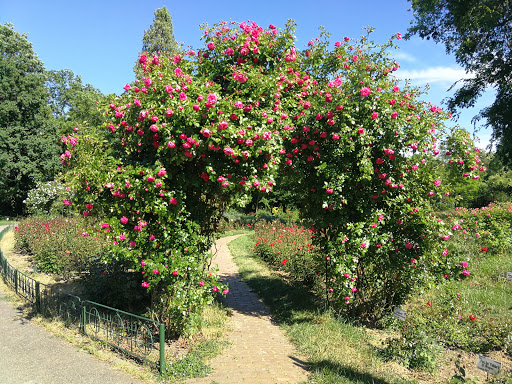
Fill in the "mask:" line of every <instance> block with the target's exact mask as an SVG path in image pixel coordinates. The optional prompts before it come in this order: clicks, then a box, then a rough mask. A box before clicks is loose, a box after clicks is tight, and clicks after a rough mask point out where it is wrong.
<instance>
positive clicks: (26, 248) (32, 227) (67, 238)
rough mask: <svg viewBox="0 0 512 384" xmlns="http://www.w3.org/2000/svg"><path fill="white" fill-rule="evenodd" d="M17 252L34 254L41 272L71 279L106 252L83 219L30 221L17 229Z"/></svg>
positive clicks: (21, 223)
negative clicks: (90, 232)
mask: <svg viewBox="0 0 512 384" xmlns="http://www.w3.org/2000/svg"><path fill="white" fill-rule="evenodd" d="M15 241H16V249H18V250H19V251H22V252H25V253H28V254H31V255H32V257H33V260H34V262H35V264H36V265H37V266H38V268H39V269H40V270H41V271H42V272H47V273H55V274H59V275H61V276H62V277H63V278H69V277H70V276H71V275H72V274H74V273H81V272H85V271H88V270H89V268H90V267H91V264H92V263H93V262H95V261H96V260H97V259H99V258H100V256H101V254H102V253H103V251H104V243H103V241H102V240H101V239H98V238H96V237H94V236H91V235H90V234H89V233H88V232H87V230H86V227H85V223H84V221H83V219H82V218H63V217H58V218H53V219H47V218H44V219H39V218H37V219H36V218H30V219H26V220H24V221H22V222H20V223H19V224H18V225H16V227H15Z"/></svg>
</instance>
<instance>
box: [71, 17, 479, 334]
mask: <svg viewBox="0 0 512 384" xmlns="http://www.w3.org/2000/svg"><path fill="white" fill-rule="evenodd" d="M203 30H204V36H203V38H204V40H205V48H204V49H202V50H199V51H194V50H192V49H190V50H188V51H184V52H182V53H181V54H179V55H176V56H172V57H169V56H166V55H165V54H161V55H155V56H147V55H141V56H140V59H139V63H140V65H141V67H142V69H143V76H142V78H140V79H138V80H136V81H135V82H133V83H131V84H127V85H126V86H125V87H124V89H125V92H124V93H123V95H122V96H120V97H118V98H116V99H115V100H112V102H111V104H110V105H109V106H108V108H107V111H106V121H105V125H104V127H103V128H102V129H100V130H98V129H97V128H96V129H93V128H88V127H81V128H80V129H79V130H78V131H77V132H76V133H75V134H74V135H73V137H72V138H73V140H70V139H71V138H69V139H68V140H66V142H67V143H68V146H69V148H68V151H67V152H65V154H63V156H62V161H63V162H64V163H67V164H69V165H71V166H72V168H71V170H70V172H69V178H68V179H69V182H70V184H71V185H72V186H73V191H74V194H75V195H74V196H75V197H74V200H73V206H74V207H76V209H77V210H78V211H79V212H80V213H81V214H82V215H84V216H96V217H101V218H103V220H102V222H101V223H100V225H99V226H98V227H97V228H96V230H97V231H99V232H100V233H102V234H103V235H104V236H106V237H107V238H108V239H109V240H110V243H111V247H110V253H109V256H108V258H107V260H105V261H106V262H112V261H114V260H115V261H118V262H123V263H125V264H126V265H127V266H128V267H130V268H134V267H135V268H138V269H139V270H140V271H141V273H142V274H141V285H142V286H143V287H145V288H147V289H150V290H151V292H152V297H153V303H154V308H156V309H157V310H156V313H157V315H158V317H159V320H160V321H165V322H167V323H168V324H171V325H174V326H175V329H176V330H178V331H179V329H180V327H182V326H183V324H185V323H186V319H188V318H189V316H190V315H191V314H193V313H197V312H198V311H199V310H200V308H202V307H203V306H204V305H205V304H206V303H208V302H210V301H211V299H212V297H213V295H212V294H215V293H216V292H220V293H224V294H226V293H227V292H228V289H227V288H226V287H224V286H221V285H220V284H218V283H217V282H216V279H215V276H214V274H213V272H212V270H211V269H209V268H208V267H209V264H210V260H209V253H208V250H209V247H210V245H211V241H212V235H213V234H214V232H215V227H216V224H217V222H218V220H219V218H220V217H221V214H222V212H223V211H224V210H225V209H226V207H228V206H229V205H230V204H232V203H235V202H237V203H240V204H243V202H244V201H247V198H248V197H247V196H249V192H250V191H251V190H254V189H258V190H261V191H266V192H269V193H270V192H271V191H272V190H273V189H275V188H279V185H276V180H277V178H276V176H277V175H278V174H279V173H283V172H284V173H287V174H288V175H289V176H291V177H292V180H294V187H293V188H292V189H293V191H294V193H295V195H296V199H297V202H298V204H299V205H300V206H302V207H303V209H302V211H301V213H302V214H303V215H304V216H306V217H308V219H310V220H312V222H313V223H314V227H315V232H316V233H317V235H316V236H315V239H316V241H318V244H319V245H321V246H322V247H323V248H322V249H324V251H325V257H326V259H327V261H328V266H329V269H330V273H329V276H330V279H329V281H327V284H328V288H329V291H331V292H332V296H333V297H335V298H337V299H339V301H340V302H341V303H355V304H357V305H358V306H363V307H364V303H368V302H371V301H372V300H373V298H379V300H380V299H382V297H381V296H382V293H383V292H385V291H386V290H390V289H393V292H394V293H393V294H392V295H388V296H389V297H388V298H387V299H384V301H383V303H384V307H385V306H387V305H390V304H396V303H398V302H400V301H401V300H403V299H404V298H405V297H406V294H407V289H409V288H410V286H411V284H415V283H418V282H421V281H424V280H425V279H427V278H429V276H431V275H433V274H439V273H441V272H443V271H445V270H446V268H451V269H454V270H455V269H457V268H458V267H459V264H460V262H461V260H452V259H450V260H448V258H447V256H446V255H442V251H441V252H439V250H440V249H441V248H442V237H443V236H449V234H448V233H447V232H446V230H445V229H444V226H443V223H442V222H439V221H438V220H437V219H436V218H434V217H432V215H431V212H430V211H431V208H430V201H431V199H433V198H437V197H438V196H439V195H442V194H444V193H446V192H447V185H445V184H443V182H442V180H441V179H440V178H439V176H438V175H437V174H436V170H437V169H439V163H440V161H441V160H438V159H437V158H438V157H439V156H438V154H439V151H440V144H441V141H442V140H445V139H446V137H447V136H446V135H447V132H446V130H445V128H444V125H443V120H444V119H446V118H447V114H446V113H445V112H443V111H442V110H440V109H439V108H438V107H436V106H433V105H428V104H426V103H424V102H422V101H421V100H420V96H421V93H420V91H419V90H418V89H415V88H412V87H410V86H408V85H402V86H400V85H399V84H398V82H397V80H396V79H395V78H394V77H393V72H394V71H396V70H397V69H398V67H399V65H398V63H396V62H395V61H393V60H392V58H391V57H390V56H388V54H387V53H386V49H387V48H389V47H391V46H392V45H393V40H394V39H396V38H399V35H396V36H394V37H393V38H392V40H390V41H389V42H388V43H387V44H386V45H385V46H378V45H375V44H373V43H372V42H371V41H369V40H368V36H364V37H362V38H361V39H360V40H357V41H356V40H353V39H349V38H344V39H342V40H341V41H337V42H335V43H334V46H333V47H331V46H330V45H329V42H328V40H327V36H326V34H324V33H322V34H321V35H320V36H319V38H318V39H316V40H314V41H310V42H309V43H308V45H307V47H306V48H305V49H304V50H299V49H298V48H297V47H296V46H295V39H294V36H293V34H294V25H293V24H292V23H288V24H287V25H286V26H285V28H284V29H283V30H278V29H277V28H276V27H274V26H272V25H271V26H270V27H268V28H266V29H264V28H262V27H260V26H258V25H257V24H256V23H240V24H238V23H220V24H217V25H215V26H213V27H211V28H209V27H208V26H203ZM449 144H450V146H451V147H452V148H453V149H451V150H450V151H451V158H452V159H453V160H454V161H452V163H453V164H450V166H452V167H453V168H454V169H455V171H456V172H458V173H460V175H461V176H462V175H463V174H464V176H467V177H477V173H478V171H479V169H480V166H479V164H478V162H479V158H478V155H477V153H476V152H475V150H474V149H473V148H472V147H471V142H470V140H469V138H468V137H467V136H466V135H465V134H464V133H461V132H457V133H456V134H455V135H452V136H450V142H449ZM453 257H455V258H456V257H457V255H453ZM447 261H449V262H447Z"/></svg>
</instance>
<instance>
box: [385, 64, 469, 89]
mask: <svg viewBox="0 0 512 384" xmlns="http://www.w3.org/2000/svg"><path fill="white" fill-rule="evenodd" d="M395 76H396V77H398V78H399V79H403V80H406V79H408V80H411V82H412V83H413V84H416V85H425V84H434V83H441V84H446V85H448V86H450V85H452V84H453V83H455V82H456V81H457V80H460V79H465V78H468V77H473V76H472V75H468V74H467V73H466V71H465V70H463V69H461V68H454V67H441V66H440V67H431V68H426V69H418V70H412V71H408V70H399V71H397V72H395Z"/></svg>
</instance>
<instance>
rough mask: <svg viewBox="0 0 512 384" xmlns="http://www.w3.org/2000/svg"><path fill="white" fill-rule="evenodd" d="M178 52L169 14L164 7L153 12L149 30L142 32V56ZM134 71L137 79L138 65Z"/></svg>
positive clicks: (138, 74) (140, 73) (140, 70)
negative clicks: (153, 16)
mask: <svg viewBox="0 0 512 384" xmlns="http://www.w3.org/2000/svg"><path fill="white" fill-rule="evenodd" d="M179 52H180V47H179V45H178V43H177V42H176V39H175V38H174V33H173V27H172V19H171V14H170V13H169V11H168V10H167V8H166V7H162V8H159V9H157V10H155V18H154V19H153V24H151V25H150V27H149V29H148V30H146V31H144V37H143V38H142V51H141V55H142V54H147V55H164V54H167V55H171V56H174V55H176V54H178V53H179ZM134 71H135V74H136V76H137V77H140V76H141V75H142V68H141V67H140V66H139V63H136V64H135V67H134Z"/></svg>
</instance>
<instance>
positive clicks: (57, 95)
mask: <svg viewBox="0 0 512 384" xmlns="http://www.w3.org/2000/svg"><path fill="white" fill-rule="evenodd" d="M46 86H47V88H48V91H49V96H50V97H49V105H50V107H51V109H52V114H53V116H54V117H55V118H56V119H57V122H58V123H59V133H60V134H68V133H71V131H72V128H73V127H74V126H75V125H76V124H79V123H86V124H88V125H90V126H100V125H101V123H102V122H103V117H102V115H101V113H100V111H99V107H98V103H99V102H100V101H102V100H103V98H104V96H103V94H102V93H101V91H100V90H98V89H96V88H94V87H93V86H92V85H90V84H83V83H82V78H81V77H80V76H79V75H75V74H74V73H73V72H72V71H71V70H70V69H62V70H58V71H57V70H50V71H46Z"/></svg>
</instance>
